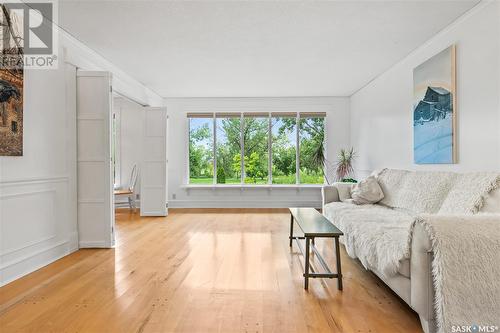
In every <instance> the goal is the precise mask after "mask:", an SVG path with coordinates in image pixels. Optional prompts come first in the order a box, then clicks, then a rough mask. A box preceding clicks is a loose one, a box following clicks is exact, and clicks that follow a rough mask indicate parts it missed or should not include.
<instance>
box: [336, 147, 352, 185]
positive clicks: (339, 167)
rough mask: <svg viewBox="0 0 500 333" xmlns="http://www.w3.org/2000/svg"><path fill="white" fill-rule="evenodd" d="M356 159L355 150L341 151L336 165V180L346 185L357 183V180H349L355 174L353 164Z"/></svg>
mask: <svg viewBox="0 0 500 333" xmlns="http://www.w3.org/2000/svg"><path fill="white" fill-rule="evenodd" d="M355 157H356V153H355V152H354V148H352V147H351V148H350V149H341V150H340V152H339V156H338V159H337V164H336V170H335V174H336V180H337V181H340V182H345V183H357V180H355V179H353V178H349V176H350V175H352V174H353V173H354V168H353V162H354V158H355Z"/></svg>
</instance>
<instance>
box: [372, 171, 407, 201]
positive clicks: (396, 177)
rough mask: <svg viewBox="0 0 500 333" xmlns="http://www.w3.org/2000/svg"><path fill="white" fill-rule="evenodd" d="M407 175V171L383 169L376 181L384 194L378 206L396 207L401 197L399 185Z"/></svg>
mask: <svg viewBox="0 0 500 333" xmlns="http://www.w3.org/2000/svg"><path fill="white" fill-rule="evenodd" d="M409 173H410V171H407V170H396V169H384V170H382V171H381V172H380V173H379V174H378V176H377V181H378V184H379V185H380V188H381V189H382V192H383V193H384V198H383V199H382V200H380V202H379V203H380V204H382V205H385V206H387V207H391V208H394V207H397V206H398V203H399V202H400V200H401V199H400V197H401V195H402V191H401V185H402V183H403V182H404V180H405V178H406V177H407V176H408V174H409Z"/></svg>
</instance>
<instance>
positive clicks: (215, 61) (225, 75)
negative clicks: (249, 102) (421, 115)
mask: <svg viewBox="0 0 500 333" xmlns="http://www.w3.org/2000/svg"><path fill="white" fill-rule="evenodd" d="M476 3H477V0H474V1H343V2H339V1H328V2H326V1H322V2H314V1H303V2H302V1H262V2H261V1H259V2H255V1H253V2H252V1H225V2H224V1H200V2H192V1H60V2H59V13H60V15H59V16H60V19H59V24H60V25H61V26H62V27H64V28H65V29H66V30H68V31H69V32H70V33H71V34H72V35H74V36H75V37H76V38H78V39H80V40H81V41H82V42H84V43H86V44H87V45H89V46H90V47H91V48H93V49H95V50H96V51H97V52H99V53H100V54H102V55H103V56H104V57H105V58H107V59H109V60H110V61H112V62H113V63H115V64H116V65H117V66H119V67H121V68H122V69H123V70H125V71H126V72H128V73H129V74H130V75H132V76H133V77H135V78H136V79H138V80H139V81H141V82H142V83H144V84H145V85H146V86H148V87H149V88H151V89H153V90H154V91H156V92H157V93H159V94H160V95H162V96H164V97H246V96H349V95H351V94H352V93H353V92H355V91H356V90H358V89H359V88H361V87H362V86H363V85H365V84H366V83H368V82H369V81H370V80H372V79H373V78H374V77H376V76H377V75H379V74H380V73H382V72H384V71H385V70H387V69H388V68H390V67H391V66H392V65H394V64H395V63H396V62H397V61H398V60H400V59H402V58H403V57H404V56H405V55H407V54H408V53H410V52H411V51H412V50H413V49H415V48H416V47H418V46H419V45H421V44H422V43H424V42H425V41H426V40H427V39H429V38H430V37H432V36H433V35H434V34H436V33H437V32H438V31H440V30H441V29H443V28H444V27H446V26H447V25H448V24H450V23H451V22H453V21H454V20H455V19H456V18H457V17H459V16H460V15H461V14H463V13H464V12H466V11H467V10H469V9H470V8H471V7H473V6H474V4H476Z"/></svg>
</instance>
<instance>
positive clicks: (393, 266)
mask: <svg viewBox="0 0 500 333" xmlns="http://www.w3.org/2000/svg"><path fill="white" fill-rule="evenodd" d="M328 206H329V207H328ZM324 214H325V217H326V218H327V219H329V220H330V221H332V223H333V224H334V225H335V226H337V228H339V229H340V230H342V232H343V233H344V236H343V237H341V241H342V243H344V245H345V248H346V251H347V254H348V255H349V256H350V257H351V258H358V259H359V260H360V261H361V263H362V264H363V266H365V268H367V269H372V270H373V269H375V270H377V271H379V272H381V273H383V274H384V275H386V276H391V275H394V274H396V273H397V272H398V269H399V264H400V260H402V259H405V258H409V257H410V240H411V239H410V229H411V226H412V224H413V222H414V221H415V217H414V216H412V215H409V214H408V213H404V212H402V211H398V210H395V209H390V208H387V207H384V206H381V205H359V206H358V205H353V204H348V203H341V202H334V203H331V204H328V205H327V207H326V209H325V212H324Z"/></svg>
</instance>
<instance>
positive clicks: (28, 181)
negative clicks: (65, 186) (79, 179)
mask: <svg viewBox="0 0 500 333" xmlns="http://www.w3.org/2000/svg"><path fill="white" fill-rule="evenodd" d="M67 181H69V176H67V175H64V176H46V177H30V178H23V179H11V180H2V181H0V187H7V186H22V185H34V184H45V183H61V182H67Z"/></svg>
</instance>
